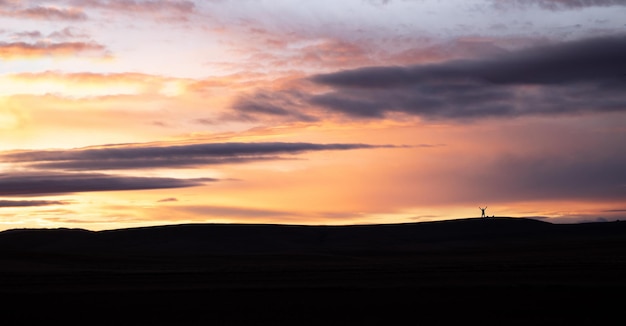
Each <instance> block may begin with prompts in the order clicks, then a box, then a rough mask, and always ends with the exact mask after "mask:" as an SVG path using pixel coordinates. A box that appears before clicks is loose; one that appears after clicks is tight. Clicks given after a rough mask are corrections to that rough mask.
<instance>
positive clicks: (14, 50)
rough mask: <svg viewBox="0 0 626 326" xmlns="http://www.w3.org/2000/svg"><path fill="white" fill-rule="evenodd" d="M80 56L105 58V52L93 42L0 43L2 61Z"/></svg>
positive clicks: (101, 46) (104, 49)
mask: <svg viewBox="0 0 626 326" xmlns="http://www.w3.org/2000/svg"><path fill="white" fill-rule="evenodd" d="M81 54H92V55H93V54H95V55H96V56H98V57H105V56H106V55H107V50H106V48H105V47H104V46H103V45H100V44H97V43H93V42H60V43H50V42H36V43H26V42H11V43H7V42H0V58H2V59H21V58H37V57H47V56H51V57H71V56H76V55H81Z"/></svg>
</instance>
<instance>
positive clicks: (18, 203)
mask: <svg viewBox="0 0 626 326" xmlns="http://www.w3.org/2000/svg"><path fill="white" fill-rule="evenodd" d="M67 204H69V203H68V202H67V201H62V200H0V208H2V207H29V206H51V205H67Z"/></svg>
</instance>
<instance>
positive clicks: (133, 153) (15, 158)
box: [0, 143, 389, 170]
mask: <svg viewBox="0 0 626 326" xmlns="http://www.w3.org/2000/svg"><path fill="white" fill-rule="evenodd" d="M377 147H381V146H376V145H368V144H315V143H208V144H191V145H170V146H150V145H145V144H144V145H141V144H133V145H125V146H109V147H104V148H82V149H81V148H79V149H70V150H47V151H20V152H9V153H4V154H0V157H2V159H3V160H5V162H13V163H20V164H23V165H27V166H30V167H35V168H39V169H66V170H115V169H140V168H162V167H168V168H176V167H188V166H200V165H210V164H227V163H228V164H232V163H241V162H251V161H262V160H275V159H280V155H293V154H300V153H304V152H312V151H330V150H335V151H337V150H353V149H365V148H377ZM387 147H389V146H387Z"/></svg>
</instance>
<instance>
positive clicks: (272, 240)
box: [0, 218, 626, 325]
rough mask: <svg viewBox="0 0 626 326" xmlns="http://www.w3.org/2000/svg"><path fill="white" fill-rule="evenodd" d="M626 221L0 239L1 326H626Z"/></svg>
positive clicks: (173, 230) (65, 232) (11, 235)
mask: <svg viewBox="0 0 626 326" xmlns="http://www.w3.org/2000/svg"><path fill="white" fill-rule="evenodd" d="M625 290H626V223H625V222H609V223H587V224H566V225H565V224H560V225H559V224H550V223H546V222H540V221H536V220H530V219H513V218H489V219H464V220H453V221H442V222H427V223H414V224H393V225H369V226H345V227H330V226H286V225H225V224H222V225H219V224H194V225H172V226H162V227H150V228H134V229H122V230H111V231H100V232H91V231H86V230H79V229H53V230H9V231H4V232H0V295H1V296H2V298H3V300H2V302H3V304H2V305H0V314H1V315H0V322H1V323H2V325H35V324H60V325H62V324H74V325H78V324H80V325H443V324H470V325H485V324H488V325H531V324H532V325H623V322H624V320H625V319H626V312H625V310H624V309H623V303H622V298H623V297H624V295H626V291H625Z"/></svg>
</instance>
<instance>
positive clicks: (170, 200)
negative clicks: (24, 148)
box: [157, 197, 178, 203]
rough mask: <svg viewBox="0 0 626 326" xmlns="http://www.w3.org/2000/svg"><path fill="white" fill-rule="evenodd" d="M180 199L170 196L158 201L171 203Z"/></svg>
mask: <svg viewBox="0 0 626 326" xmlns="http://www.w3.org/2000/svg"><path fill="white" fill-rule="evenodd" d="M176 201H178V199H176V198H174V197H170V198H163V199H160V200H158V201H157V203H170V202H176Z"/></svg>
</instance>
